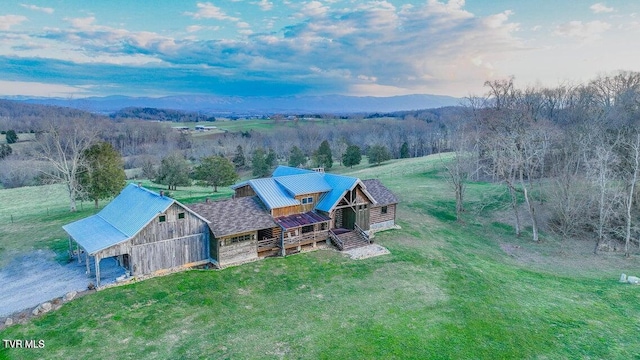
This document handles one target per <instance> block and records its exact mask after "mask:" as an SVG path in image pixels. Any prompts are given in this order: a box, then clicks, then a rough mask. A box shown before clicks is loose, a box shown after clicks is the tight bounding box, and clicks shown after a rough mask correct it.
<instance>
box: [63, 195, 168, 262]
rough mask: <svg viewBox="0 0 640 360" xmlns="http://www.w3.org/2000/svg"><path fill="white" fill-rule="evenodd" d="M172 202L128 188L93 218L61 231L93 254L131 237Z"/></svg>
mask: <svg viewBox="0 0 640 360" xmlns="http://www.w3.org/2000/svg"><path fill="white" fill-rule="evenodd" d="M174 202H175V200H173V199H171V198H168V197H166V196H160V195H159V194H157V193H155V192H153V191H150V190H147V189H145V188H142V187H138V186H137V185H134V184H129V185H128V186H127V187H125V188H124V189H123V190H122V192H121V193H120V194H119V195H118V196H117V197H116V198H115V199H113V201H111V202H110V203H109V204H108V205H107V206H105V207H104V208H103V209H102V210H101V211H100V212H99V213H97V214H96V215H93V216H90V217H88V218H85V219H82V220H78V221H76V222H73V223H71V224H67V225H65V226H63V227H62V228H63V229H64V230H65V231H66V232H67V233H68V234H69V235H71V237H72V238H73V239H74V240H75V241H76V242H78V243H79V244H80V245H81V246H82V247H83V248H84V249H85V250H86V251H88V252H89V253H90V254H93V253H94V252H95V251H99V250H102V249H106V248H108V247H110V246H112V245H115V244H117V243H120V242H122V241H124V240H127V239H129V238H131V237H133V236H134V235H135V234H137V233H138V232H139V231H140V230H142V228H143V227H144V226H145V225H147V224H148V223H149V222H150V221H151V220H153V219H154V218H155V217H156V216H157V215H158V213H162V212H165V211H166V210H167V209H168V208H169V206H171V204H173V203H174ZM89 249H92V250H89Z"/></svg>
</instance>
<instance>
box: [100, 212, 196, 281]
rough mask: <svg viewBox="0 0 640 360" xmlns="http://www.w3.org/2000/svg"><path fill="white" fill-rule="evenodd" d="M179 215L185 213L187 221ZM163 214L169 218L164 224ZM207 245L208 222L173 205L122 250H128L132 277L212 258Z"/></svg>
mask: <svg viewBox="0 0 640 360" xmlns="http://www.w3.org/2000/svg"><path fill="white" fill-rule="evenodd" d="M180 213H184V219H179V218H178V214H180ZM160 215H164V216H166V221H165V222H159V216H160ZM208 242H209V228H208V225H207V223H206V222H205V221H204V220H202V219H200V218H199V217H197V216H195V215H194V214H192V213H191V212H189V211H187V210H186V209H185V208H183V207H182V206H180V205H178V204H173V205H171V206H170V207H169V208H168V209H167V211H165V212H164V213H163V214H158V216H156V217H155V218H154V219H153V220H151V222H150V223H149V224H147V226H145V227H144V228H143V229H142V230H141V231H140V232H138V234H136V236H134V237H133V238H132V239H131V240H130V241H128V242H127V243H128V245H125V246H123V247H121V249H120V250H119V251H123V250H128V253H129V254H130V255H131V260H132V261H131V267H132V273H133V275H143V274H149V273H152V272H155V271H158V270H162V269H170V268H174V267H178V266H182V265H185V264H189V263H193V262H197V261H202V260H207V259H209V249H208V246H209V244H208ZM124 253H125V252H122V253H121V254H124ZM121 254H115V253H113V255H106V256H115V255H121ZM102 256H103V257H105V255H102Z"/></svg>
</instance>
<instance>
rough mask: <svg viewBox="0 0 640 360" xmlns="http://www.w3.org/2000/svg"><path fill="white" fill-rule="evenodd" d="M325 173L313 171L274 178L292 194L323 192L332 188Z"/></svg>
mask: <svg viewBox="0 0 640 360" xmlns="http://www.w3.org/2000/svg"><path fill="white" fill-rule="evenodd" d="M323 175H324V174H321V173H317V172H311V173H305V174H297V175H287V176H279V177H275V178H274V180H275V181H276V182H277V183H278V184H280V185H281V186H282V187H284V188H285V190H287V192H288V193H289V194H291V195H292V196H297V195H304V194H312V193H322V192H327V191H330V190H331V189H332V187H331V185H329V183H327V182H326V181H325V179H324V176H323Z"/></svg>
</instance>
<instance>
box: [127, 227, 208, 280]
mask: <svg viewBox="0 0 640 360" xmlns="http://www.w3.org/2000/svg"><path fill="white" fill-rule="evenodd" d="M131 258H132V260H133V261H132V267H133V269H132V270H133V271H132V272H133V275H142V274H150V273H153V272H155V271H158V270H163V269H171V268H175V267H179V266H182V265H185V264H189V263H194V262H197V261H202V260H205V259H208V256H207V239H206V236H205V234H195V235H189V236H186V237H182V238H177V239H168V240H164V241H157V242H155V243H147V244H141V245H135V246H133V248H132V251H131Z"/></svg>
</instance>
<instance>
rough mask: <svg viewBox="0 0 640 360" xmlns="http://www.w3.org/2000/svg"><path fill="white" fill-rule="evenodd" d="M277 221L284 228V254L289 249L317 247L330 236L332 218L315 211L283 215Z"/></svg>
mask: <svg viewBox="0 0 640 360" xmlns="http://www.w3.org/2000/svg"><path fill="white" fill-rule="evenodd" d="M275 221H276V223H277V224H278V225H279V226H280V227H281V228H282V238H281V245H280V249H281V251H282V255H286V253H287V251H289V252H296V251H301V250H302V249H303V248H304V247H312V248H315V247H317V244H318V243H319V242H323V241H325V242H326V241H327V240H328V238H329V224H330V222H331V218H329V217H328V216H325V215H322V214H319V213H317V212H315V211H310V212H307V213H303V214H294V215H289V216H282V217H278V218H276V219H275Z"/></svg>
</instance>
